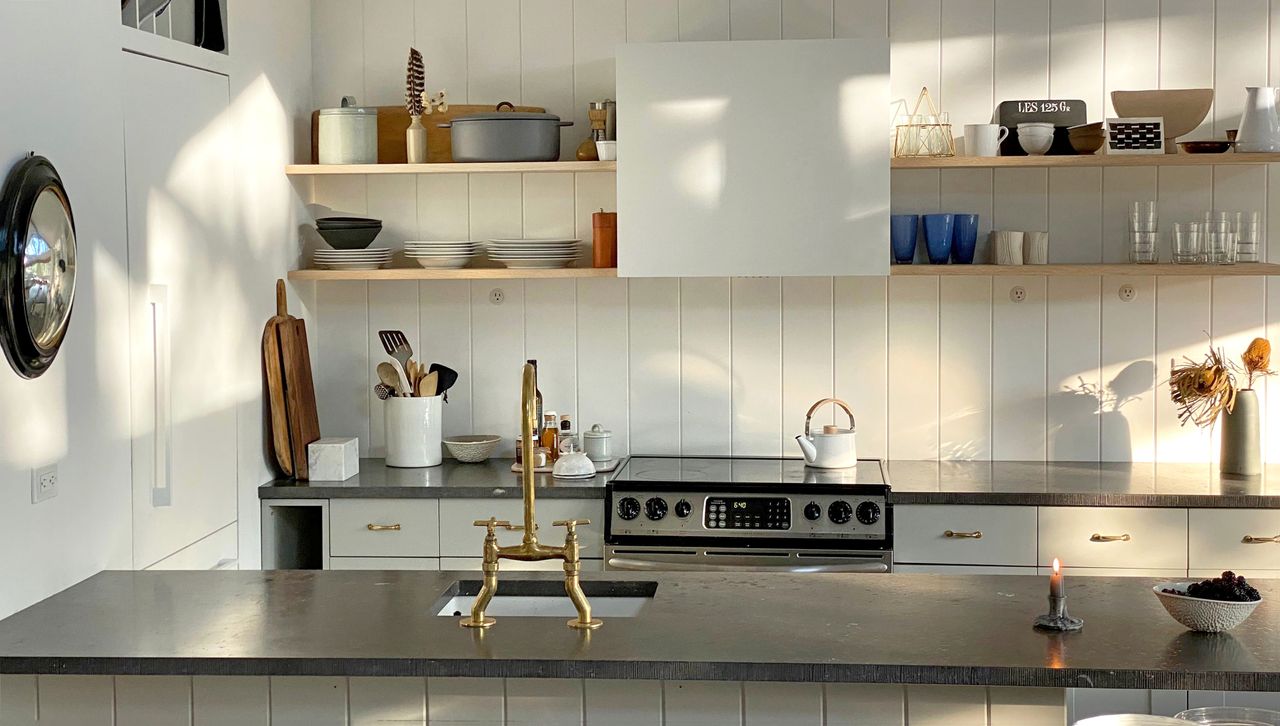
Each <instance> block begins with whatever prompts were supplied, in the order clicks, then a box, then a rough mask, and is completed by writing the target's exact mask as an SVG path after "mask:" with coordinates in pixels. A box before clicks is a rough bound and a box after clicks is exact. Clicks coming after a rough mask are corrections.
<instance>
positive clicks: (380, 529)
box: [368, 524, 400, 532]
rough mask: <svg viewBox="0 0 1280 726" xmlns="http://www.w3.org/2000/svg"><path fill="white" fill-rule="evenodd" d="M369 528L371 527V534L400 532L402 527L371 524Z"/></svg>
mask: <svg viewBox="0 0 1280 726" xmlns="http://www.w3.org/2000/svg"><path fill="white" fill-rule="evenodd" d="M368 526H369V531H370V532H399V531H400V525H398V524H370V525H368Z"/></svg>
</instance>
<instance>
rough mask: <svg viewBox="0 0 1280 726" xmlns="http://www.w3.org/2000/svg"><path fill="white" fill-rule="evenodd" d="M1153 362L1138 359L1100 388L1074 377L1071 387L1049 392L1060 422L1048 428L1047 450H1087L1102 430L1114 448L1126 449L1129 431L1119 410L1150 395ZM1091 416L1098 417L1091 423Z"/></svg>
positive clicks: (1153, 368)
mask: <svg viewBox="0 0 1280 726" xmlns="http://www.w3.org/2000/svg"><path fill="white" fill-rule="evenodd" d="M1155 375H1156V365H1155V363H1153V362H1152V361H1149V360H1139V361H1134V362H1132V363H1130V364H1129V365H1127V366H1125V367H1124V368H1123V369H1121V371H1120V372H1119V373H1118V374H1116V377H1115V378H1112V379H1111V380H1110V381H1108V382H1107V384H1106V386H1105V387H1104V388H1100V387H1098V386H1097V385H1095V384H1093V383H1090V382H1087V381H1085V380H1084V379H1083V378H1077V379H1076V380H1077V383H1076V384H1075V385H1073V386H1063V388H1062V390H1061V391H1059V392H1057V393H1055V394H1053V397H1054V399H1055V403H1056V405H1057V410H1058V411H1059V412H1060V416H1061V419H1062V423H1061V424H1060V425H1058V426H1055V427H1052V428H1051V429H1050V430H1049V437H1050V439H1052V441H1053V446H1052V447H1051V450H1064V449H1065V450H1071V451H1079V450H1087V448H1088V447H1089V446H1091V445H1093V444H1095V443H1097V442H1096V441H1093V440H1092V439H1094V438H1095V437H1097V435H1098V431H1100V430H1101V431H1106V432H1107V435H1108V436H1109V437H1111V438H1112V439H1113V440H1114V444H1113V445H1114V447H1115V449H1117V450H1120V451H1128V452H1130V457H1129V459H1130V460H1132V458H1133V457H1132V452H1133V442H1132V440H1131V438H1130V434H1129V422H1128V420H1127V419H1125V417H1124V414H1123V413H1121V411H1120V409H1122V408H1124V407H1125V406H1126V405H1128V404H1130V403H1134V402H1136V401H1141V400H1142V399H1143V398H1144V397H1145V396H1148V395H1154V390H1153V388H1152V385H1153V381H1154V380H1155ZM1094 419H1098V422H1097V424H1096V425H1095V424H1094V423H1093V422H1094Z"/></svg>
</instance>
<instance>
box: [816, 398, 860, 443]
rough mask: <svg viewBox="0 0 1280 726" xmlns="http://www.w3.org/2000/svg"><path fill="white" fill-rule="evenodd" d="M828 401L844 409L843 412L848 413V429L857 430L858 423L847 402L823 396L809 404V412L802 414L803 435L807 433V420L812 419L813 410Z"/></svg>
mask: <svg viewBox="0 0 1280 726" xmlns="http://www.w3.org/2000/svg"><path fill="white" fill-rule="evenodd" d="M828 403H834V404H835V405H837V406H839V407H840V408H842V409H844V412H845V413H847V414H848V415H849V430H850V431H857V430H858V424H857V422H855V421H854V420H853V411H852V410H851V409H850V408H849V404H847V403H845V402H844V401H841V400H840V399H838V398H824V399H822V400H821V401H818V402H817V403H815V404H813V405H812V406H810V407H809V413H806V414H805V415H804V435H805V436H808V435H809V422H810V421H811V420H813V412H814V411H817V410H818V409H819V408H822V407H823V406H824V405H826V404H828Z"/></svg>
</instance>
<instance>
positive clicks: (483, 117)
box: [453, 111, 560, 124]
mask: <svg viewBox="0 0 1280 726" xmlns="http://www.w3.org/2000/svg"><path fill="white" fill-rule="evenodd" d="M460 121H554V122H556V123H560V117H559V116H557V115H555V114H554V113H534V112H532V111H486V112H485V113H471V114H467V115H466V116H459V117H457V118H455V119H454V120H453V122H454V123H455V124H456V123H458V122H460Z"/></svg>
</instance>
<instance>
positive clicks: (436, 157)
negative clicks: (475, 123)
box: [311, 104, 546, 164]
mask: <svg viewBox="0 0 1280 726" xmlns="http://www.w3.org/2000/svg"><path fill="white" fill-rule="evenodd" d="M494 108H495V107H494V106H493V105H479V104H461V105H454V104H450V105H449V110H448V111H436V112H435V113H433V114H431V115H430V116H423V117H422V125H423V126H426V127H427V163H428V164H442V163H448V162H451V161H453V144H452V142H451V138H452V136H451V134H450V133H449V129H442V128H439V127H438V126H436V124H441V123H445V122H447V121H452V120H453V119H455V118H457V117H458V116H468V115H470V114H473V113H489V112H491V111H493V110H494ZM515 110H517V111H529V112H531V113H545V112H546V109H545V108H542V107H540V106H516V109H515ZM408 128H409V111H408V110H406V109H405V107H404V106H378V163H379V164H403V163H405V162H406V161H407V160H408V157H407V156H406V155H405V141H404V132H405V131H406V130H407V129H408ZM311 163H312V164H319V163H320V112H319V111H313V112H312V113H311Z"/></svg>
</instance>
